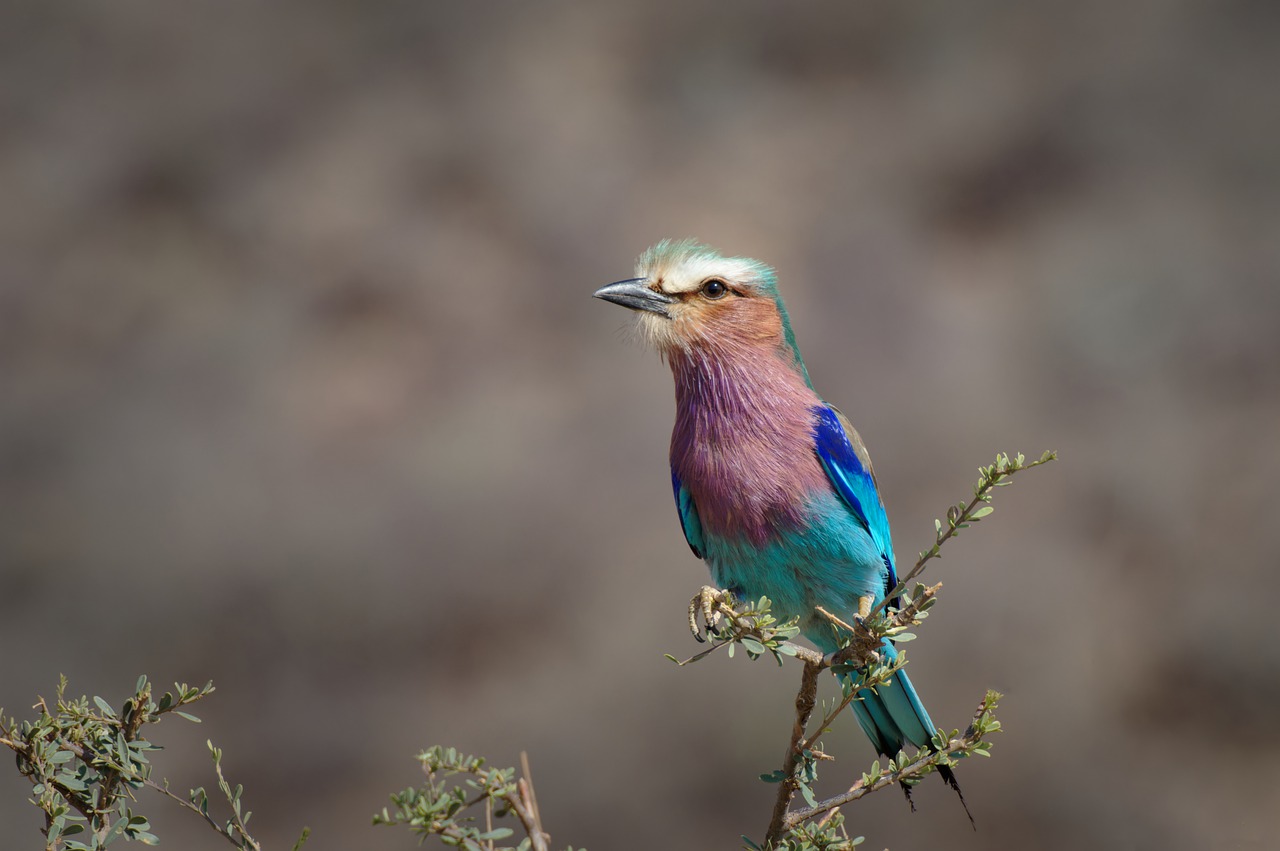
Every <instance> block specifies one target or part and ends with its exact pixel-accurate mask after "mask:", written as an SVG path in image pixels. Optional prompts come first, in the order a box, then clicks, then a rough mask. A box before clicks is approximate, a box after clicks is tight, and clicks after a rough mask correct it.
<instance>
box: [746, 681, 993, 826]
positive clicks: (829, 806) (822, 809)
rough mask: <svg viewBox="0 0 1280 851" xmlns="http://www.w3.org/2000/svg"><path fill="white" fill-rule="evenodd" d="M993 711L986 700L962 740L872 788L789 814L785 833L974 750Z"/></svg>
mask: <svg viewBox="0 0 1280 851" xmlns="http://www.w3.org/2000/svg"><path fill="white" fill-rule="evenodd" d="M990 708H991V707H990V705H989V703H988V701H987V700H986V699H985V698H984V699H983V701H982V702H981V703H980V704H978V709H977V711H976V712H974V713H973V721H972V722H971V723H970V724H969V727H968V728H967V729H966V730H965V731H964V732H963V733H961V734H960V737H959V738H956V739H951V740H950V741H949V742H947V746H946V747H945V748H943V749H942V750H940V751H935V750H927V749H926V750H921V751H920V752H919V753H917V754H916V758H915V759H913V760H911V761H910V762H909V763H907V764H906V765H905V766H903V767H902V768H901V769H898V770H897V771H889V772H887V773H885V774H881V775H880V776H879V777H877V778H876V779H875V781H874V782H872V783H870V784H864V783H863V782H862V781H861V780H859V781H858V782H857V783H854V784H853V785H852V786H851V787H849V789H848V791H846V792H842V793H841V794H839V795H835V796H834V797H831V798H828V799H826V800H825V801H819V802H818V804H817V806H813V807H806V808H805V809H802V810H796V811H795V812H792V813H789V814H787V816H786V818H785V822H784V824H783V829H784V830H791V829H792V828H794V827H796V826H797V825H800V824H803V823H804V822H806V821H808V820H809V819H811V818H813V817H814V816H817V815H820V814H822V813H826V812H829V811H831V810H834V809H836V808H837V807H842V806H844V805H845V804H848V803H851V802H853V801H856V800H858V799H859V798H861V797H863V796H864V795H869V794H871V793H872V792H875V791H878V790H880V789H883V788H885V787H886V786H892V785H893V784H894V783H897V782H898V781H900V780H906V779H908V778H911V777H915V776H916V775H918V774H922V773H923V772H924V770H925V769H927V768H929V767H930V766H932V765H935V764H936V763H938V762H939V761H941V759H942V758H943V757H945V756H950V755H951V754H953V753H959V752H960V751H964V750H968V749H970V748H972V747H973V746H974V745H975V744H977V743H978V741H979V740H980V739H981V738H982V736H981V734H980V733H978V729H977V728H978V722H979V719H980V718H981V717H982V715H983V713H985V712H987V711H988V710H989V709H990ZM771 836H772V834H771Z"/></svg>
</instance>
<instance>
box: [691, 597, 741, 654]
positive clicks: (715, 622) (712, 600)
mask: <svg viewBox="0 0 1280 851" xmlns="http://www.w3.org/2000/svg"><path fill="white" fill-rule="evenodd" d="M730 599H731V597H730V595H729V592H728V591H722V590H720V589H719V588H712V587H711V586H710V585H703V586H702V587H701V588H699V589H698V593H697V594H695V595H694V596H693V599H692V600H690V601H689V631H690V632H692V633H693V637H694V638H695V639H697V640H698V641H699V642H700V643H701V642H705V641H706V640H707V638H708V637H710V636H712V635H714V634H715V632H716V630H717V629H718V628H719V626H720V621H721V620H722V619H723V616H722V615H721V614H720V612H719V611H717V609H718V608H719V607H720V605H722V604H724V603H727V602H729V600H730ZM698 615H702V624H701V625H699V624H698Z"/></svg>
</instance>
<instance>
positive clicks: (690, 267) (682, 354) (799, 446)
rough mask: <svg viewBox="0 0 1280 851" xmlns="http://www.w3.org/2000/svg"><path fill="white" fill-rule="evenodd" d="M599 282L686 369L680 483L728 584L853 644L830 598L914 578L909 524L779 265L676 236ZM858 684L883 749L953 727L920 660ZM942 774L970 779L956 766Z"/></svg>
mask: <svg viewBox="0 0 1280 851" xmlns="http://www.w3.org/2000/svg"><path fill="white" fill-rule="evenodd" d="M595 295H596V297H597V298H602V299H604V300H606V301H611V302H613V303H615V304H620V305H622V306H623V307H628V308H631V309H632V310H634V311H636V314H637V316H638V319H639V327H640V331H641V333H642V336H643V337H644V338H645V339H647V340H648V341H649V342H650V343H652V344H653V346H654V347H655V348H657V350H658V351H659V353H660V354H661V355H662V357H663V359H664V360H665V361H666V362H667V363H668V364H669V365H670V367H671V372H672V375H673V376H674V377H675V386H676V422H675V428H674V430H673V431H672V434H671V485H672V488H673V490H674V492H675V500H676V508H677V510H678V513H679V517H680V524H681V526H682V527H683V529H684V536H685V539H686V540H687V541H688V542H689V547H690V548H691V549H692V550H693V553H694V555H696V556H697V557H698V558H701V559H703V560H705V561H706V562H707V566H708V567H709V568H710V571H711V577H712V581H713V582H714V583H715V585H716V586H717V587H718V588H721V589H724V590H727V591H729V592H731V593H733V594H734V595H735V596H737V597H739V598H745V599H758V598H759V597H762V596H767V597H768V598H769V599H770V600H772V601H773V608H774V612H775V614H776V615H777V616H778V617H779V619H781V620H786V619H788V618H793V617H798V618H799V619H800V627H801V630H802V632H803V634H804V636H805V637H806V638H808V639H809V640H810V641H812V642H813V643H814V644H815V645H816V646H817V647H818V648H819V649H820V650H822V651H823V652H824V653H830V652H833V651H835V650H836V649H838V647H839V644H838V643H837V640H836V636H835V634H834V631H833V629H832V627H831V625H830V623H829V622H827V621H826V620H825V619H823V618H821V617H820V616H819V615H817V613H816V612H815V607H817V606H822V607H824V608H825V609H826V610H828V611H830V612H835V613H844V615H845V616H846V617H852V616H853V615H857V616H859V617H866V616H867V614H868V613H869V612H870V610H871V608H872V607H873V606H874V605H876V604H877V603H879V602H880V601H881V600H883V599H884V597H885V595H886V594H887V593H888V591H889V590H890V589H892V588H893V587H894V586H895V585H897V583H898V578H897V574H896V571H895V567H894V558H893V539H892V538H891V536H890V534H889V519H888V517H887V516H886V514H885V510H884V504H883V503H882V502H881V500H880V493H879V490H878V488H877V484H876V478H875V473H874V471H873V470H872V468H871V459H870V457H869V456H868V455H867V450H866V447H865V446H864V445H863V443H862V439H861V438H860V437H859V436H858V432H857V431H855V430H854V428H853V426H852V425H850V424H849V421H848V420H847V419H846V418H845V417H844V415H843V414H841V413H840V412H839V411H837V410H836V409H835V408H833V407H831V406H830V405H828V404H827V403H826V402H824V401H823V400H822V397H820V396H819V395H818V394H817V392H815V391H814V389H813V385H812V383H811V382H810V381H809V373H808V370H807V369H805V365H804V361H803V360H801V358H800V350H799V348H798V347H797V345H796V338H795V334H794V333H793V332H792V330H791V322H790V319H789V318H788V316H787V311H786V308H785V307H784V306H783V303H782V299H781V297H780V296H779V295H778V287H777V282H776V278H775V275H774V272H773V270H772V269H770V268H769V267H768V266H766V265H764V264H763V263H760V262H757V261H755V260H750V259H747V258H742V257H725V256H722V255H721V254H719V253H717V252H716V251H714V250H713V249H711V248H708V247H706V246H704V245H700V244H698V243H697V242H694V241H692V240H682V241H669V240H668V241H663V242H660V243H658V244H657V245H655V246H653V247H652V248H650V249H649V250H648V251H646V252H645V253H644V254H643V255H641V257H640V259H639V260H638V261H637V263H636V270H635V277H634V278H629V279H627V280H625V281H618V282H617V283H614V284H609V285H608V286H606V287H603V288H601V289H600V290H598V291H597V292H596V293H595ZM884 653H885V654H887V656H889V657H890V658H892V657H895V656H896V653H897V651H896V650H895V649H894V647H893V645H892V643H890V642H888V641H886V642H885V645H884ZM858 697H859V699H858V700H855V701H854V702H853V704H852V707H853V710H854V713H855V714H856V716H857V718H858V723H859V724H860V726H861V727H862V729H863V731H864V732H865V733H866V734H867V737H868V738H870V739H871V742H872V744H873V745H874V746H875V748H876V750H877V751H878V752H879V753H880V754H882V755H885V756H894V755H896V754H897V753H898V752H899V751H900V750H902V748H903V747H904V746H905V745H906V744H907V743H910V744H913V745H915V746H916V747H921V748H924V747H928V746H929V740H930V739H931V738H932V737H933V735H934V734H935V733H936V732H937V728H936V727H934V724H933V722H932V721H931V720H930V719H929V713H928V712H926V711H925V708H924V705H923V704H922V703H921V702H920V698H919V696H918V695H917V694H916V690H915V688H914V687H913V686H912V684H911V680H910V679H908V677H907V674H906V672H905V671H898V672H897V673H895V674H894V675H893V679H892V681H891V685H887V686H882V687H880V688H877V689H863V690H862V692H861V693H860V694H859V695H858ZM939 774H941V775H942V777H943V779H944V780H946V781H947V783H948V784H950V785H951V786H952V787H953V788H955V789H956V791H957V792H959V787H958V786H957V785H956V781H955V776H954V774H953V773H952V772H951V769H950V768H947V767H945V766H943V767H940V768H939ZM905 788H906V787H904V789H905ZM908 798H910V795H909V794H908Z"/></svg>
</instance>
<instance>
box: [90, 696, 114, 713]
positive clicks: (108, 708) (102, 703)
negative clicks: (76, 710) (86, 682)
mask: <svg viewBox="0 0 1280 851" xmlns="http://www.w3.org/2000/svg"><path fill="white" fill-rule="evenodd" d="M93 702H94V703H96V704H98V708H99V709H101V710H102V711H103V712H104V713H106V714H107V715H109V716H110V717H112V718H114V717H115V715H116V711H115V710H114V709H112V708H111V704H110V703H107V702H106V701H105V700H103V699H102V698H100V697H98V696H97V695H96V694H95V695H94V696H93Z"/></svg>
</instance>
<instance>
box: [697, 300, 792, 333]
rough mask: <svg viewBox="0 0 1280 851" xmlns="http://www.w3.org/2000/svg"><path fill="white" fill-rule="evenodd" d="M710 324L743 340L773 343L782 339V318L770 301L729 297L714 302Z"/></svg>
mask: <svg viewBox="0 0 1280 851" xmlns="http://www.w3.org/2000/svg"><path fill="white" fill-rule="evenodd" d="M708 307H710V308H711V309H712V312H711V313H710V314H709V315H708V317H707V321H708V323H709V324H711V325H712V326H713V327H716V328H718V329H719V328H723V329H724V331H725V332H726V333H728V334H731V335H733V336H734V337H736V338H738V339H742V340H772V339H777V338H779V337H781V336H782V317H781V316H779V315H778V308H777V306H776V305H775V304H774V303H773V302H772V301H770V300H768V299H763V298H746V297H742V296H729V297H728V298H726V299H725V300H723V301H716V302H711V303H710V304H709V305H708Z"/></svg>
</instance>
